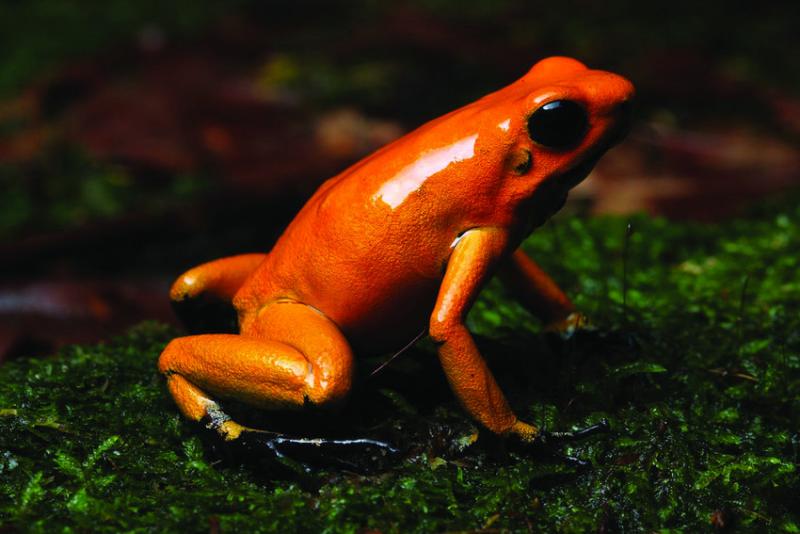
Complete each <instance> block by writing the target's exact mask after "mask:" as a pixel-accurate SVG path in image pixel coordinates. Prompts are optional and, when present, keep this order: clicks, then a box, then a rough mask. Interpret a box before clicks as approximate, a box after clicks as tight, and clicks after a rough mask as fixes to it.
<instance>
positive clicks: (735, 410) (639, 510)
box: [0, 208, 800, 532]
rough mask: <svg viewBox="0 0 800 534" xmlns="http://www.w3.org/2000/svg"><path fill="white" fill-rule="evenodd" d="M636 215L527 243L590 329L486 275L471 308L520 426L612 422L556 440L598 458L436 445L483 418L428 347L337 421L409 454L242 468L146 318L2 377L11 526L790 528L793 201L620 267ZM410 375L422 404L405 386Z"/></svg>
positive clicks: (799, 518) (691, 230)
mask: <svg viewBox="0 0 800 534" xmlns="http://www.w3.org/2000/svg"><path fill="white" fill-rule="evenodd" d="M626 223H627V221H626V220H623V219H619V218H599V219H590V220H583V219H580V218H561V219H558V220H556V221H554V222H552V223H550V224H549V225H548V226H546V227H545V228H543V229H542V230H541V231H539V232H537V233H536V234H534V236H533V237H532V238H531V239H530V240H529V241H528V242H527V243H526V248H528V249H529V250H530V251H531V253H532V254H533V255H534V256H535V257H536V258H538V259H539V260H540V261H541V263H542V264H543V265H544V266H545V267H546V268H547V269H548V270H549V271H550V272H553V273H554V274H555V275H556V277H557V278H559V281H560V282H561V283H562V284H563V285H564V286H565V287H566V288H567V289H568V290H569V292H570V293H571V294H572V295H574V296H575V298H576V300H577V302H578V304H579V306H580V308H581V309H582V310H584V311H585V312H586V313H587V314H588V315H590V316H591V317H592V318H593V320H594V321H595V324H596V326H597V328H598V330H597V332H596V333H595V334H594V335H583V336H577V337H576V338H574V339H572V340H568V341H566V342H558V341H554V340H551V339H548V338H546V337H544V336H542V335H541V334H540V333H539V327H538V325H537V324H536V322H535V321H533V319H531V318H530V317H529V316H528V315H527V314H526V313H525V312H524V311H522V310H521V309H520V308H519V307H518V306H517V305H516V304H515V303H514V302H513V301H511V300H509V299H508V298H507V296H505V295H504V294H503V292H502V290H501V289H500V288H499V286H497V285H496V284H494V283H493V284H491V286H490V287H489V288H488V291H486V292H485V294H484V295H483V296H482V298H481V300H480V301H479V302H478V303H477V305H476V307H475V310H474V312H473V313H472V315H471V316H470V324H471V327H472V328H473V329H474V330H475V331H476V332H479V333H480V334H481V337H480V344H481V346H482V347H483V350H484V353H485V354H486V355H487V357H488V358H489V359H490V361H491V365H492V366H493V368H495V369H496V371H497V374H498V377H499V379H500V381H501V382H502V384H503V387H504V388H505V390H506V391H508V393H509V396H510V398H511V401H512V403H513V404H514V405H515V406H516V407H517V409H518V411H519V413H520V414H522V415H523V417H525V418H526V419H528V420H532V421H535V422H539V423H546V424H547V426H548V427H549V428H553V429H567V428H570V427H575V426H580V425H585V424H587V423H591V422H595V421H597V420H598V419H600V418H601V417H607V418H608V419H609V420H610V421H611V424H612V432H611V433H610V434H608V435H605V436H600V437H595V438H591V439H589V440H587V441H585V442H582V443H578V444H571V445H569V446H565V447H564V448H563V452H564V453H568V454H572V455H575V456H578V457H581V458H584V459H589V460H591V461H592V462H593V463H594V468H592V469H590V470H586V471H581V472H579V471H576V470H575V469H574V468H571V467H569V466H567V465H565V464H563V463H560V462H557V461H556V462H554V461H548V460H547V458H546V457H544V456H542V455H541V454H527V453H524V452H513V453H511V454H508V455H506V456H503V455H502V454H501V453H498V452H497V450H496V445H497V444H496V443H494V444H493V441H492V440H490V439H483V440H481V441H480V442H479V444H478V445H475V446H472V447H470V448H467V449H466V451H465V452H463V453H456V452H453V451H452V450H450V449H448V448H447V447H444V446H441V445H435V442H436V441H437V439H439V440H440V441H441V438H442V436H444V437H445V439H444V440H445V441H448V440H449V441H458V439H463V435H464V433H465V432H468V429H469V423H468V421H467V420H466V418H465V417H464V416H463V414H462V413H461V412H460V410H459V409H458V408H457V407H456V406H455V404H454V402H453V401H452V399H451V397H450V395H449V394H447V392H446V391H445V387H446V386H445V385H444V382H443V381H442V380H441V375H440V372H439V371H437V368H436V365H435V358H433V357H432V355H431V354H430V349H429V348H425V345H424V344H423V347H422V348H421V349H417V350H416V351H414V352H413V353H412V354H409V355H403V356H402V357H401V358H398V360H397V361H396V362H394V363H393V364H392V365H391V366H390V368H389V370H388V371H387V373H386V374H384V375H382V378H381V379H380V380H378V381H377V382H375V381H373V382H370V381H366V383H365V384H363V385H362V392H361V393H357V394H356V395H357V396H356V398H355V399H354V402H351V405H350V407H349V408H348V409H347V410H346V412H345V413H344V414H343V415H342V416H341V417H342V418H344V419H347V420H348V421H350V422H346V423H344V425H345V426H346V431H347V432H351V433H364V432H366V429H369V428H372V427H374V426H375V425H376V421H383V423H382V424H383V426H384V428H395V429H400V431H399V432H400V433H403V432H405V429H410V430H409V431H408V433H407V440H408V442H409V444H410V445H411V451H412V452H411V453H410V454H409V456H408V457H407V459H405V460H404V461H403V462H401V463H400V464H399V465H397V466H395V467H394V468H391V469H389V470H387V471H385V472H382V473H378V474H373V475H357V474H353V473H349V472H341V471H336V470H333V469H327V470H326V469H323V470H321V471H319V472H317V473H316V474H314V475H312V476H311V477H310V478H306V477H295V476H293V475H291V474H288V475H287V473H286V472H285V470H284V471H280V470H278V469H275V468H272V467H270V466H269V465H268V464H266V465H261V464H254V463H252V462H241V461H230V459H229V458H227V457H225V455H224V454H220V453H218V452H216V448H215V447H212V446H211V445H210V444H209V443H207V442H206V441H204V437H203V436H202V435H200V434H199V433H198V432H199V431H198V429H197V428H196V427H195V426H194V425H191V424H189V423H187V422H185V421H183V420H181V418H180V417H179V416H178V414H177V413H176V410H175V407H174V405H173V404H172V402H171V400H170V399H169V397H168V394H167V392H166V390H165V389H164V386H163V384H162V380H161V379H160V377H159V376H158V374H157V372H156V370H155V360H156V358H157V356H158V354H159V352H160V350H161V349H162V347H163V346H164V344H165V343H166V342H167V341H168V340H169V339H170V338H171V337H172V336H174V335H176V332H173V331H170V330H169V329H167V328H165V327H162V326H159V325H154V324H147V325H143V326H141V327H139V328H137V329H134V330H133V331H131V332H130V333H129V334H128V335H127V336H125V337H123V338H120V339H117V340H114V341H112V342H110V343H108V344H105V345H99V346H95V347H72V348H68V349H66V350H64V351H62V352H61V353H60V354H58V355H56V356H54V357H52V358H45V359H23V360H18V361H14V362H10V363H8V364H6V365H5V366H4V367H2V368H0V384H2V385H0V523H2V524H10V525H13V526H16V527H19V528H27V529H30V530H31V531H45V530H46V531H52V530H57V529H63V530H71V531H74V530H91V531H98V530H100V531H102V530H108V531H119V530H137V531H144V530H153V529H158V530H159V531H162V530H163V531H184V530H190V531H206V530H208V529H209V528H210V525H214V524H216V523H217V522H219V525H220V527H221V528H222V530H223V531H233V530H240V531H280V532H292V531H321V532H355V531H358V530H360V529H365V528H366V529H370V528H374V529H380V530H381V531H386V532H406V531H419V532H431V531H442V530H460V529H465V530H474V529H481V528H492V529H510V530H527V529H540V530H543V531H561V532H583V531H586V530H598V529H601V528H603V529H606V530H613V529H622V530H626V531H651V530H658V529H676V530H685V531H695V532H696V531H703V530H710V529H711V528H712V526H711V525H712V523H711V516H712V514H713V513H715V512H717V513H718V515H719V514H722V517H723V518H724V519H725V520H726V521H727V522H728V524H731V523H733V524H735V525H736V526H737V527H738V529H741V530H744V531H764V530H767V529H769V530H773V531H785V532H797V531H798V530H799V527H798V525H800V515H799V514H798V513H797V512H796V510H797V507H796V504H797V501H796V496H797V495H798V494H800V476H798V470H797V462H798V450H799V446H800V435H798V430H797V429H798V428H799V427H800V425H799V423H800V401H798V399H799V398H800V372H799V370H800V313H799V312H800V277H798V274H797V251H798V250H800V210H798V209H797V208H789V209H783V210H781V211H780V212H777V211H769V210H764V212H763V213H762V214H761V215H757V216H753V217H752V218H750V219H748V220H740V221H735V222H732V223H730V224H726V225H724V226H719V227H709V226H695V225H688V224H674V223H668V222H666V221H663V220H653V219H649V218H645V217H636V218H634V219H633V220H632V221H631V223H632V228H633V232H632V233H631V235H630V240H629V243H628V247H627V248H628V254H627V257H625V255H624V254H623V251H624V249H625V235H626V230H625V228H626ZM623 264H624V268H623ZM623 271H626V272H627V281H625V280H623V276H622V273H623ZM624 293H625V294H624ZM623 302H624V304H623ZM368 363H369V364H371V363H372V362H368ZM364 367H366V371H369V370H371V369H372V367H370V365H365V366H364ZM415 373H416V374H415ZM417 380H421V381H423V382H425V384H426V385H425V387H424V389H427V390H428V392H427V393H426V394H422V393H420V392H419V390H418V389H414V388H410V389H409V388H408V387H407V384H408V383H410V382H415V381H417ZM430 384H433V385H434V386H435V387H433V386H430ZM359 396H361V397H359ZM364 396H366V398H367V399H371V400H370V402H365V400H364ZM364 412H366V413H367V415H364V416H363V418H362V419H359V417H360V416H359V414H362V413H364ZM378 426H380V425H378ZM312 428H313V431H312V430H309V434H314V435H316V434H319V433H320V432H321V431H320V430H319V428H322V427H319V428H318V427H312ZM464 429H467V430H464ZM431 436H433V438H431Z"/></svg>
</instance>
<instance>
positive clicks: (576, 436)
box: [536, 419, 611, 445]
mask: <svg viewBox="0 0 800 534" xmlns="http://www.w3.org/2000/svg"><path fill="white" fill-rule="evenodd" d="M610 429H611V426H610V425H609V424H608V419H601V420H600V421H598V422H597V423H595V424H593V425H590V426H587V427H584V428H579V429H578V430H570V431H566V432H549V431H547V430H544V429H542V431H541V432H540V433H539V435H538V436H537V437H536V439H537V441H538V442H540V443H543V444H548V445H556V444H559V443H569V442H571V441H577V440H580V439H585V438H588V437H590V436H594V435H596V434H605V433H606V432H608V431H609V430H610Z"/></svg>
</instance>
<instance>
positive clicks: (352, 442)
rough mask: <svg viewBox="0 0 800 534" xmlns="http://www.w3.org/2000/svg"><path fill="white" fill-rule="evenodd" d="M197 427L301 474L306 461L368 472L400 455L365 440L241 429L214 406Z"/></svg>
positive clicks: (381, 443) (241, 427) (379, 443)
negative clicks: (269, 457)
mask: <svg viewBox="0 0 800 534" xmlns="http://www.w3.org/2000/svg"><path fill="white" fill-rule="evenodd" d="M201 423H204V424H205V427H206V428H208V429H210V430H213V431H215V432H216V433H217V434H218V435H219V437H220V438H222V440H223V441H224V442H226V443H230V444H231V445H233V446H236V447H239V448H241V449H243V450H245V451H247V452H248V454H253V455H256V456H263V454H264V453H267V454H270V455H272V456H274V457H275V458H276V459H277V460H279V461H281V462H282V463H284V464H286V465H288V466H289V467H290V468H292V469H294V470H301V471H305V472H309V471H310V470H311V469H310V468H309V467H308V465H306V463H305V462H306V461H310V462H313V463H315V464H323V465H335V466H339V467H342V468H345V469H352V470H354V471H368V470H369V469H370V468H371V467H372V466H371V465H370V464H371V463H374V464H375V465H378V464H380V463H382V461H384V460H392V459H396V458H398V457H399V455H400V452H401V451H400V449H398V448H396V447H394V446H392V445H391V444H389V443H386V442H384V441H379V440H375V439H369V438H356V439H328V438H298V437H292V436H287V435H285V434H281V433H279V432H271V431H268V430H260V429H257V428H252V427H248V426H244V425H241V424H239V423H237V422H236V421H234V420H233V419H231V418H230V417H229V416H228V415H227V414H226V413H225V412H223V411H222V410H221V409H220V408H219V406H218V405H216V403H214V406H210V407H209V409H208V414H207V415H206V416H205V417H203V419H202V420H201Z"/></svg>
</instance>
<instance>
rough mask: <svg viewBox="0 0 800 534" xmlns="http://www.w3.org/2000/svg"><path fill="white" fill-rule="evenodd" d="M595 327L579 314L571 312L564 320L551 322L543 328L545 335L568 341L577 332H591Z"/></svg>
mask: <svg viewBox="0 0 800 534" xmlns="http://www.w3.org/2000/svg"><path fill="white" fill-rule="evenodd" d="M594 329H595V327H594V325H592V323H591V322H590V321H589V318H588V317H586V316H585V315H584V314H582V313H581V312H572V313H570V314H569V315H568V316H566V317H565V318H564V319H559V320H557V321H553V322H552V323H549V324H548V325H547V326H545V328H544V330H545V332H547V333H551V334H555V335H557V336H559V337H560V338H561V339H570V338H571V337H573V336H574V335H575V334H576V333H577V332H579V331H592V330H594Z"/></svg>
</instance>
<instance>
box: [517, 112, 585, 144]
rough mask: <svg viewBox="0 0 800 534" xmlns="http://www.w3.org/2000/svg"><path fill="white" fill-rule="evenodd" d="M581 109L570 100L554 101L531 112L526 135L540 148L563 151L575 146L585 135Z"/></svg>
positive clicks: (583, 113) (583, 117) (583, 116)
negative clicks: (540, 146)
mask: <svg viewBox="0 0 800 534" xmlns="http://www.w3.org/2000/svg"><path fill="white" fill-rule="evenodd" d="M586 125H587V118H586V112H585V111H584V110H583V108H582V107H581V106H580V105H579V104H576V103H575V102H572V101H571V100H554V101H553V102H548V103H547V104H545V105H544V106H542V107H540V108H539V109H537V110H536V111H534V112H533V115H531V117H530V118H529V119H528V135H530V136H531V139H533V140H534V141H536V142H537V143H539V144H540V145H542V146H546V147H548V148H555V149H564V148H569V147H571V146H574V145H577V144H578V142H579V141H580V140H581V139H583V136H584V134H585V133H586Z"/></svg>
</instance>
